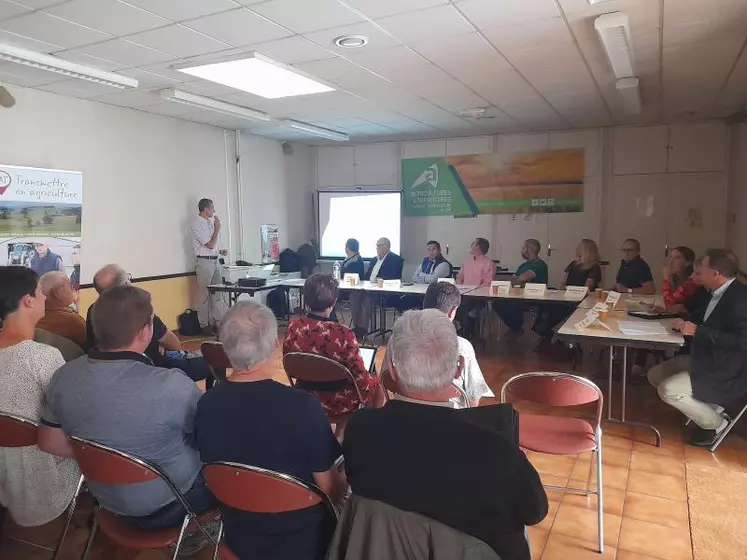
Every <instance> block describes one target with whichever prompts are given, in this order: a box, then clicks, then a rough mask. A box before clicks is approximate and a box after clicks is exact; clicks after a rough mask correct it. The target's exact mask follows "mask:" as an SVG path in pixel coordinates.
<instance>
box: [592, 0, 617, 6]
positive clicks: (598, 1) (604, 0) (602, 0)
mask: <svg viewBox="0 0 747 560" xmlns="http://www.w3.org/2000/svg"><path fill="white" fill-rule="evenodd" d="M611 1H612V0H589V5H590V6H596V5H597V4H606V3H607V2H611Z"/></svg>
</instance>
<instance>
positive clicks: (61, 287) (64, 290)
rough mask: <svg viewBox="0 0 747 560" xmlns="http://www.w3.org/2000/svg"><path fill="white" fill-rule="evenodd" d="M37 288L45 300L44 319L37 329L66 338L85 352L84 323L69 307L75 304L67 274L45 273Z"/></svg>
mask: <svg viewBox="0 0 747 560" xmlns="http://www.w3.org/2000/svg"><path fill="white" fill-rule="evenodd" d="M39 286H40V287H41V290H42V293H43V294H44V295H45V296H46V297H47V300H46V301H45V302H44V309H45V313H44V317H42V318H41V320H40V321H39V322H38V323H37V324H36V326H37V328H39V329H44V330H45V331H47V332H51V333H52V334H56V335H57V336H61V337H62V338H66V339H68V340H70V341H72V342H74V343H75V344H77V345H78V346H80V347H81V348H82V349H84V350H87V349H88V344H87V342H86V321H85V319H83V317H81V316H80V315H78V312H77V311H73V310H72V309H71V307H70V306H71V305H72V304H73V303H74V302H75V293H74V292H73V288H72V285H71V283H70V279H69V278H68V277H67V274H65V273H64V272H61V271H59V270H53V271H51V272H46V273H45V274H44V275H43V276H42V277H41V278H40V279H39Z"/></svg>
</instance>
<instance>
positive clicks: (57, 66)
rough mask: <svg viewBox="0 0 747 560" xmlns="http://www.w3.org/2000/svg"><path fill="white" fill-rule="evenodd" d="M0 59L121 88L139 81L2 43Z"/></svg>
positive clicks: (135, 85)
mask: <svg viewBox="0 0 747 560" xmlns="http://www.w3.org/2000/svg"><path fill="white" fill-rule="evenodd" d="M0 60H7V61H8V62H15V63H16V64H23V65H24V66H31V67H32V68H39V69H40V70H47V71H49V72H55V73H57V74H62V75H63V76H69V77H70V78H77V79H79V80H87V81H89V82H95V83H97V84H102V85H105V86H111V87H115V88H119V89H127V88H136V87H137V86H138V81H137V80H136V79H135V78H129V77H127V76H122V75H120V74H115V73H114V72H107V71H106V70H99V69H98V68H92V67H91V66H84V65H82V64H78V63H77V62H70V61H69V60H65V59H63V58H58V57H56V56H52V55H50V54H44V53H40V52H37V51H31V50H28V49H22V48H19V47H13V46H11V45H4V44H1V43H0Z"/></svg>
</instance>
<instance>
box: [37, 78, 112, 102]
mask: <svg viewBox="0 0 747 560" xmlns="http://www.w3.org/2000/svg"><path fill="white" fill-rule="evenodd" d="M39 89H42V90H44V91H50V92H52V93H58V94H60V95H66V96H68V97H81V98H84V99H87V98H89V97H94V96H96V95H102V94H105V93H111V92H113V91H117V88H113V87H110V86H105V85H102V84H97V83H94V82H89V81H86V80H64V81H62V82H54V83H52V84H47V85H43V86H39Z"/></svg>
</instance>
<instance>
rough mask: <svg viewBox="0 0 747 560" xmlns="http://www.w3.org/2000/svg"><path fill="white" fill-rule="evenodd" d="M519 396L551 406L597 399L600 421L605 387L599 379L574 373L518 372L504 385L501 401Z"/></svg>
mask: <svg viewBox="0 0 747 560" xmlns="http://www.w3.org/2000/svg"><path fill="white" fill-rule="evenodd" d="M507 396H510V397H512V398H517V399H519V400H523V401H527V402H530V403H534V404H541V405H547V406H557V407H565V406H579V405H584V404H589V403H593V402H596V403H597V414H596V421H597V425H599V422H600V421H601V415H602V403H603V400H604V397H603V395H602V391H601V390H600V389H599V387H597V386H596V384H595V383H593V382H592V381H589V380H588V379H586V378H584V377H580V376H578V375H572V374H570V373H558V372H548V371H533V372H529V373H522V374H519V375H516V376H514V377H512V378H511V379H509V380H508V381H506V383H505V385H503V388H502V389H501V402H506V397H507Z"/></svg>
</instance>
